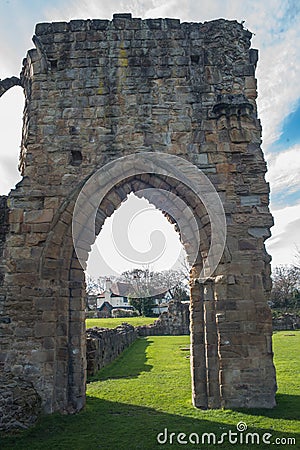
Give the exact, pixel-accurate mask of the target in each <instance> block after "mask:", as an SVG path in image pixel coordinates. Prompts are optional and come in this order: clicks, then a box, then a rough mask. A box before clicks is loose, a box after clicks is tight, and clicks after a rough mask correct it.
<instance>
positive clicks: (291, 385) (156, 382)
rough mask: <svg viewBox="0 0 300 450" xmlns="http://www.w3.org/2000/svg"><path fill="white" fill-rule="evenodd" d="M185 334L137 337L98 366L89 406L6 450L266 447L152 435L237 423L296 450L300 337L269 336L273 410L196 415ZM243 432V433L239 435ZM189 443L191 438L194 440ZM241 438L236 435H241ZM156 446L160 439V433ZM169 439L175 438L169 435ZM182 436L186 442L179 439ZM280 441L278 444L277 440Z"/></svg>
mask: <svg viewBox="0 0 300 450" xmlns="http://www.w3.org/2000/svg"><path fill="white" fill-rule="evenodd" d="M188 341H189V338H188V336H175V337H170V336H161V337H149V338H145V339H139V340H138V341H136V342H135V343H134V344H133V345H132V346H131V347H130V348H129V349H127V350H126V351H125V352H124V353H123V354H122V355H121V356H120V357H119V358H118V359H117V360H116V361H115V362H113V363H112V364H110V365H109V366H107V367H105V368H104V369H102V370H101V371H100V372H99V373H98V375H97V377H94V379H93V380H92V381H91V382H90V383H89V384H88V389H87V405H86V408H85V410H84V411H82V412H81V413H80V414H77V415H74V416H60V415H53V416H47V417H44V418H42V419H41V420H40V422H39V423H38V425H37V426H36V427H34V428H33V429H31V430H29V431H25V432H22V433H19V435H17V436H4V437H3V438H2V441H0V448H1V449H5V450H8V449H9V450H17V449H19V450H20V449H22V450H50V449H51V450H53V449H55V450H56V449H62V450H68V449H72V450H73V449H74V450H94V449H103V450H123V449H124V450H135V449H141V450H148V449H149V450H152V449H155V448H163V449H181V448H185V449H202V450H206V449H222V450H224V449H225V450H229V449H239V450H244V449H246V448H247V449H248V448H249V449H270V447H271V448H272V445H271V446H270V445H269V444H264V443H261V444H260V445H259V446H257V445H252V444H248V445H247V444H245V443H243V444H235V445H233V444H230V443H228V441H225V442H226V443H223V444H219V445H212V444H211V445H207V444H205V445H193V444H186V445H185V444H179V443H176V442H175V443H174V444H172V445H171V444H170V443H169V444H165V445H163V444H158V442H157V439H156V437H157V435H158V433H161V432H163V431H164V429H165V428H167V429H168V433H169V434H168V436H169V437H170V433H171V432H174V433H176V436H177V434H178V433H180V432H182V433H185V434H186V435H187V436H189V435H190V433H197V434H198V435H199V436H200V438H201V435H202V433H215V434H216V436H217V437H218V438H220V436H221V434H222V433H226V432H229V430H231V431H232V432H235V431H236V425H237V423H238V422H240V421H243V422H245V423H246V424H247V426H248V430H247V432H252V433H253V432H257V433H259V435H260V436H261V437H262V435H263V434H264V433H271V434H272V437H270V442H275V439H276V438H279V439H287V438H295V439H296V441H297V443H296V445H276V446H275V448H286V447H287V448H293V449H300V425H299V419H300V380H299V378H300V377H299V373H300V361H299V347H300V332H278V333H276V334H275V335H274V347H275V355H276V356H275V362H276V367H277V377H278V385H279V390H278V394H277V402H278V406H277V407H276V408H275V409H274V410H248V411H246V410H239V411H232V410H214V411H201V410H197V409H195V408H193V407H192V405H191V386H190V369H189V359H188V358H187V353H188V352H186V351H183V350H181V348H184V347H186V346H187V345H188ZM244 435H245V433H244ZM193 436H194V437H193V438H194V439H195V435H193ZM239 436H240V433H239ZM161 439H162V442H163V439H164V436H161ZM173 439H174V438H173ZM181 439H183V440H184V439H185V438H184V437H182V436H181ZM284 442H286V441H283V443H284Z"/></svg>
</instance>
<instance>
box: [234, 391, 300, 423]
mask: <svg viewBox="0 0 300 450" xmlns="http://www.w3.org/2000/svg"><path fill="white" fill-rule="evenodd" d="M276 403H277V405H276V407H275V408H274V409H253V410H251V409H247V410H246V409H236V410H235V411H239V412H243V413H247V414H248V415H252V416H262V417H270V418H271V419H285V420H300V395H290V394H276Z"/></svg>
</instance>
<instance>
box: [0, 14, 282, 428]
mask: <svg viewBox="0 0 300 450" xmlns="http://www.w3.org/2000/svg"><path fill="white" fill-rule="evenodd" d="M250 39H251V33H250V32H249V31H247V30H244V29H243V26H242V25H241V24H239V23H238V22H236V21H226V20H223V19H220V20H216V21H212V22H206V23H204V24H202V23H180V22H179V21H178V20H175V19H147V20H141V19H133V18H132V17H131V16H130V15H128V14H127V15H115V16H114V19H113V20H112V21H107V20H74V21H71V22H70V23H65V22H59V23H47V24H38V25H37V26H36V30H35V37H34V44H35V46H36V48H35V49H33V50H30V51H29V52H28V54H27V58H26V59H25V61H24V67H23V70H22V73H21V77H20V80H21V81H20V83H21V84H22V86H23V88H24V92H25V98H26V106H25V115H24V124H23V139H22V150H21V161H20V167H21V169H22V174H23V179H22V181H21V182H20V183H19V184H18V185H17V187H16V189H14V190H12V191H11V192H10V194H9V196H8V197H7V198H6V197H1V203H0V212H1V214H0V224H1V227H0V254H1V255H2V259H1V264H0V306H1V308H0V314H1V318H0V327H1V331H2V334H1V338H0V339H1V352H0V365H1V369H2V371H3V372H4V373H5V374H6V378H7V379H8V378H9V377H10V376H11V377H13V378H14V380H18V379H19V380H21V381H20V383H21V382H22V386H23V385H24V383H25V384H26V383H27V385H28V386H29V387H30V389H31V391H32V389H34V391H35V392H36V395H37V397H40V399H41V404H42V409H43V411H44V412H46V413H52V412H54V411H60V412H68V413H72V412H76V411H79V410H80V409H81V408H82V407H83V406H84V403H85V364H86V360H85V325H84V314H85V313H84V292H85V289H84V288H85V284H84V271H83V268H82V264H81V263H82V261H79V260H78V254H77V253H76V251H75V249H74V242H73V238H74V236H73V234H72V221H73V218H74V216H73V213H74V208H75V205H76V201H77V200H78V198H79V194H80V192H81V191H82V189H83V187H84V185H85V184H86V183H87V182H89V181H90V180H93V176H95V174H98V173H100V175H99V176H98V178H97V177H96V178H95V179H96V180H97V181H96V182H95V184H94V194H95V197H94V194H91V195H90V196H89V198H87V199H86V203H87V204H88V203H89V202H90V204H91V207H94V208H96V220H95V227H94V229H93V230H91V234H90V235H89V236H90V237H88V238H87V240H86V245H85V249H83V250H84V252H85V253H82V254H84V255H85V256H84V257H83V259H85V261H86V260H87V257H88V251H89V249H90V246H91V245H92V243H93V240H94V239H95V236H96V235H97V234H98V233H99V231H100V229H101V227H102V225H103V223H104V220H105V219H106V217H108V216H110V215H111V214H112V213H113V212H114V211H115V210H116V209H117V208H118V206H119V205H120V204H121V203H122V201H124V199H126V196H127V194H128V193H130V192H136V193H137V195H143V196H147V194H146V193H147V192H148V191H147V189H149V188H151V189H153V188H154V189H157V190H160V193H161V192H162V191H163V193H161V194H160V196H157V197H156V198H155V197H153V199H152V200H151V201H152V203H153V204H155V205H156V206H157V207H158V209H161V210H162V211H163V212H164V213H165V215H166V217H167V218H168V219H169V220H170V221H171V222H172V223H175V224H176V223H177V224H178V222H179V221H180V220H184V218H185V217H187V215H186V214H182V215H180V214H179V212H178V207H177V210H176V208H175V207H174V213H172V214H170V213H168V211H165V210H164V201H165V199H164V195H166V196H167V193H168V192H170V193H173V194H174V195H176V196H177V197H178V198H179V199H181V200H182V201H184V202H185V204H186V205H187V210H186V212H187V211H191V212H192V215H193V217H194V219H195V223H196V226H193V232H190V233H187V234H185V233H184V232H182V233H181V240H182V243H183V245H184V246H185V249H186V251H187V254H188V256H190V257H191V255H192V254H193V251H194V250H192V249H193V248H194V247H193V245H194V242H195V241H196V238H197V234H199V235H200V247H199V251H198V253H197V255H196V257H195V258H191V259H193V265H192V270H191V280H190V285H191V372H192V389H193V403H194V405H195V406H196V407H200V408H220V407H226V408H235V407H246V408H252V407H260V408H263V407H266V408H272V407H274V406H275V392H276V378H275V369H274V365H273V353H272V341H271V338H272V322H271V314H270V309H269V307H268V305H267V299H268V293H269V291H270V286H271V284H270V257H269V256H268V255H267V253H266V250H265V246H264V241H265V239H266V238H267V237H269V236H270V231H269V230H270V227H271V226H272V225H273V221H272V216H271V215H270V212H269V209H268V203H269V187H268V184H267V183H266V181H265V178H264V175H265V172H266V164H265V161H264V157H263V154H262V151H261V148H260V144H261V127H260V122H259V120H258V118H257V110H256V96H257V92H256V80H255V75H254V74H255V66H256V63H257V51H256V50H253V49H250ZM132 155H135V157H134V158H135V160H136V161H138V158H141V156H142V157H143V155H144V160H145V161H146V163H145V161H144V163H145V164H144V168H143V171H138V170H135V171H132V170H131V169H132V167H129V166H127V167H126V161H132V159H130V158H132ZM159 155H169V156H170V158H171V157H172V158H175V157H179V158H181V160H182V161H184V163H182V165H180V164H178V165H177V163H176V164H175V163H174V167H173V168H172V167H170V168H169V169H168V170H165V172H163V171H162V172H159V171H157V170H155V165H153V164H152V163H151V158H152V157H153V160H156V161H157V160H158V159H159ZM128 157H129V159H128ZM122 158H123V159H122ZM172 158H171V159H172ZM163 159H164V157H163V156H161V160H163ZM120 161H121V162H120ZM122 161H124V172H123V177H121V178H118V177H117V176H116V177H115V178H114V173H113V170H112V172H111V179H110V180H108V178H107V177H108V174H110V172H107V173H106V175H105V176H104V175H103V171H102V172H101V169H103V168H104V167H106V165H107V164H110V165H111V166H110V167H116V164H119V165H120V164H121V163H122ZM174 161H175V159H174ZM122 164H123V163H122ZM147 164H148V165H149V167H148V171H147ZM186 165H187V166H188V165H189V167H190V168H191V169H190V170H191V172H190V173H188V172H186V173H185V169H184V167H185V166H186ZM118 167H119V166H118ZM153 167H154V168H153ZM99 171H100V172H99ZM197 171H198V172H197ZM200 172H201V174H204V175H205V176H206V177H207V179H208V180H209V182H210V183H211V184H212V186H213V187H214V189H215V191H216V193H217V194H218V198H220V203H221V204H222V208H223V209H224V214H225V216H224V217H225V219H226V220H225V222H226V227H224V229H223V227H222V230H221V232H222V233H223V234H224V233H225V231H226V242H225V247H224V251H223V248H222V255H221V259H220V262H219V264H218V266H217V267H216V269H215V270H214V271H213V273H210V274H209V277H208V278H207V277H206V278H205V279H204V278H203V276H202V275H201V274H202V269H203V267H204V266H205V264H206V261H207V256H208V254H209V250H210V246H211V243H212V241H213V233H212V231H213V228H214V225H213V224H212V220H211V216H210V215H209V213H208V207H207V205H205V202H204V203H203V202H202V201H201V200H199V197H197V195H196V194H195V192H193V190H192V189H191V187H190V186H189V182H190V181H191V179H192V178H193V176H194V174H196V175H195V180H196V179H197V180H198V178H197V173H199V179H200ZM101 174H102V175H101ZM184 176H185V177H186V183H185V182H184V180H183V178H184ZM182 177H183V178H182ZM103 186H105V187H106V188H107V187H108V186H109V189H108V188H107V192H106V194H105V195H104V197H103V198H102V199H101V202H100V203H99V204H97V205H96V206H95V201H94V200H95V199H96V198H97V193H99V192H100V190H101V188H102V187H103ZM164 192H165V193H166V194H164ZM139 193H140V194H139ZM212 203H214V201H213V202H212ZM182 217H183V219H182ZM220 223H221V222H220ZM179 228H180V227H179ZM183 228H184V227H183ZM193 233H194V234H193ZM213 253H214V252H213ZM193 256H194V255H193ZM16 382H17V381H16ZM31 391H30V392H31ZM37 404H39V402H37ZM7 411H8V412H7V417H8V418H7V419H5V420H6V422H5V423H4V425H3V424H2V425H1V427H2V428H9V427H10V426H13V425H11V424H13V420H14V419H13V412H12V411H13V408H12V409H11V417H10V418H9V415H10V412H9V407H8V409H7Z"/></svg>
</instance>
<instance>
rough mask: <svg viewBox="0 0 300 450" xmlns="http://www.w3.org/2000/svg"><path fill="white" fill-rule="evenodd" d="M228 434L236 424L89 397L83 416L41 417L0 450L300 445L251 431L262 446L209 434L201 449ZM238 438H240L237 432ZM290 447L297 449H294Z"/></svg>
mask: <svg viewBox="0 0 300 450" xmlns="http://www.w3.org/2000/svg"><path fill="white" fill-rule="evenodd" d="M165 430H167V431H165ZM230 430H231V431H232V432H233V433H236V432H237V430H236V426H235V425H228V424H226V423H222V422H219V421H214V420H206V419H203V418H189V417H183V416H179V415H176V414H169V413H164V412H161V411H157V410H155V409H152V408H148V407H140V406H134V405H130V404H124V403H118V402H112V401H107V400H102V399H98V398H96V397H88V398H87V405H86V408H85V410H84V411H82V412H81V413H79V414H77V415H73V416H61V415H58V414H55V415H52V416H46V417H43V418H42V419H41V420H40V421H39V423H38V424H37V425H36V426H35V427H34V428H33V429H31V430H28V431H25V432H21V433H19V434H17V435H15V436H12V435H11V436H2V439H1V438H0V439H1V445H0V448H1V450H41V449H43V450H53V449H62V450H69V449H70V450H71V449H72V450H96V449H101V450H136V449H140V450H153V449H156V448H163V449H169V450H171V449H180V448H186V449H197V448H198V449H199V448H202V449H207V448H209V449H214V450H217V449H220V448H221V449H226V450H228V449H231V448H235V449H239V450H244V449H245V448H251V450H252V449H257V450H258V449H264V450H267V449H270V445H269V444H264V443H263V441H262V436H263V435H264V433H272V437H271V438H270V440H271V443H272V442H275V439H276V438H295V439H296V443H297V442H298V443H299V442H300V434H296V433H294V434H293V433H283V432H274V431H273V430H268V429H262V428H250V427H249V429H248V430H247V432H249V433H254V432H256V433H258V435H259V439H260V445H256V444H250V445H248V444H245V441H244V440H243V441H242V443H239V444H237V443H236V444H235V445H234V446H233V444H232V443H230V442H229V440H228V436H227V437H224V442H223V443H222V444H221V443H219V444H217V443H215V445H214V443H213V437H212V436H211V437H210V439H211V441H210V443H208V436H207V435H206V436H205V437H204V439H205V440H204V443H203V445H201V443H202V438H203V436H202V434H203V433H214V434H215V436H216V439H217V440H219V439H220V438H221V435H222V433H228V432H229V431H230ZM171 433H175V435H171ZM179 433H185V435H186V437H184V436H181V439H183V440H187V442H188V440H189V437H190V436H191V433H194V434H193V436H192V443H187V444H182V443H180V442H178V441H177V437H178V434H179ZM245 433H246V432H245ZM245 433H243V439H245ZM158 434H160V439H161V443H158V441H157V436H158ZM196 435H197V436H199V439H200V441H199V444H200V445H201V447H200V446H199V444H198V445H197V444H196ZM238 435H239V440H240V439H241V437H240V435H241V433H238ZM170 440H171V443H170ZM165 441H166V442H165ZM164 442H165V443H164ZM296 445H297V444H296ZM293 448H299V447H296V446H293Z"/></svg>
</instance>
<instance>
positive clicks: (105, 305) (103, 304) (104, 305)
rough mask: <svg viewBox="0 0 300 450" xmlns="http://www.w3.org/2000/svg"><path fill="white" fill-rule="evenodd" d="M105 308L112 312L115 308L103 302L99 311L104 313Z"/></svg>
mask: <svg viewBox="0 0 300 450" xmlns="http://www.w3.org/2000/svg"><path fill="white" fill-rule="evenodd" d="M105 307H106V308H107V309H110V310H112V309H113V306H112V305H111V304H110V303H109V302H103V303H102V305H101V306H100V308H98V311H102V309H104V308H105Z"/></svg>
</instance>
